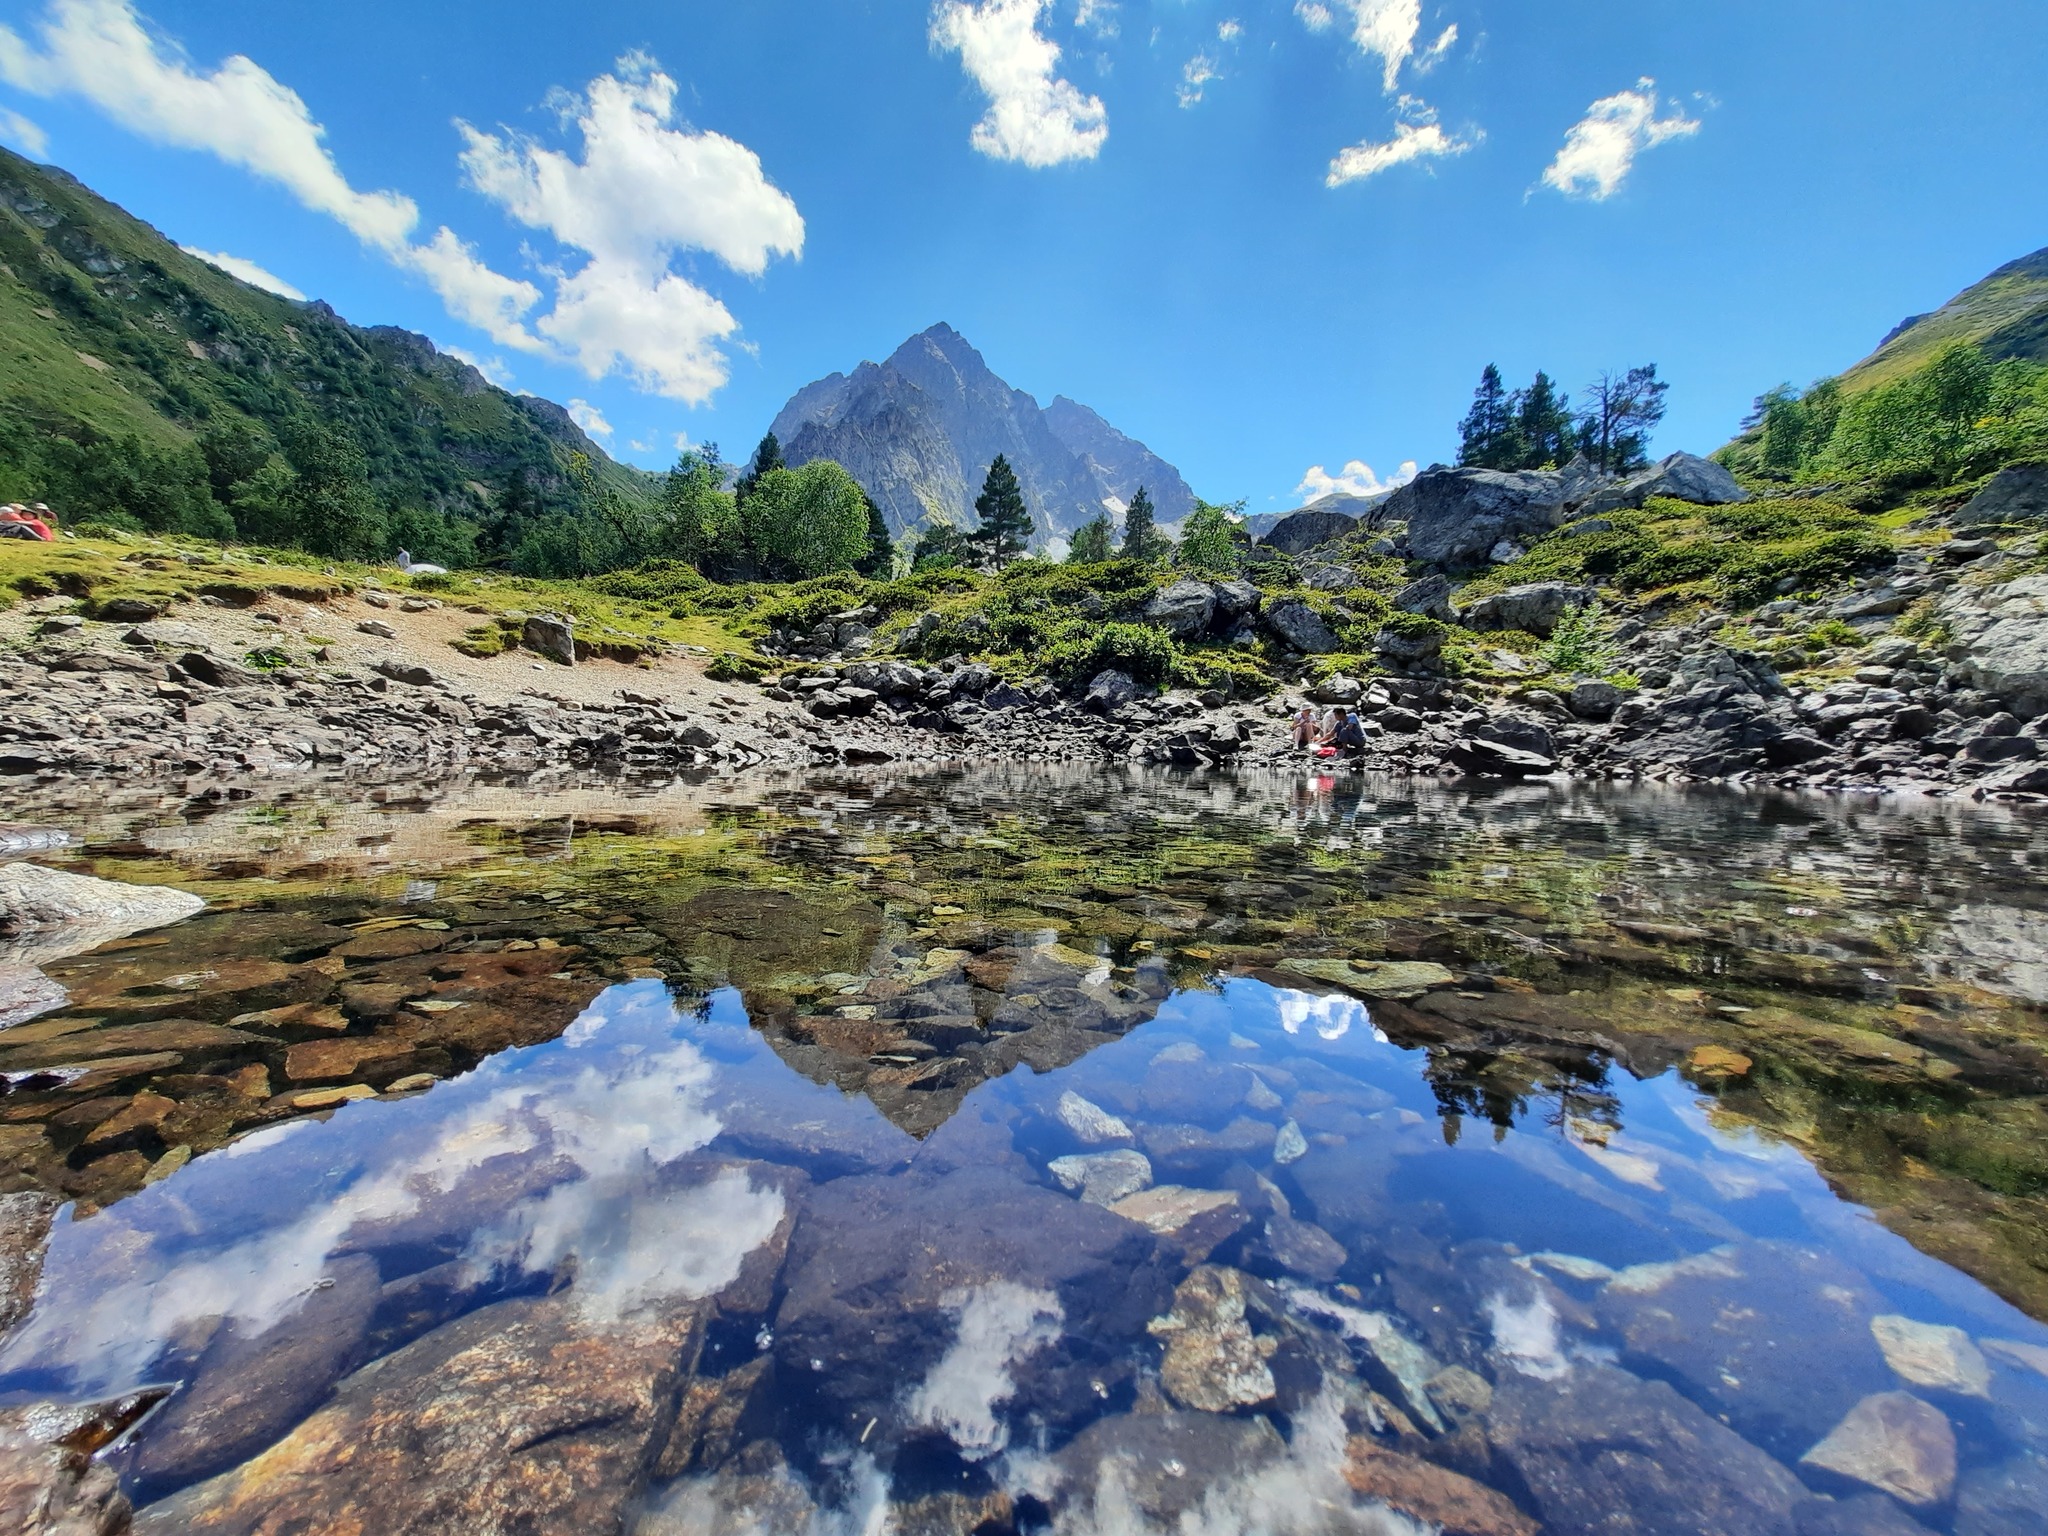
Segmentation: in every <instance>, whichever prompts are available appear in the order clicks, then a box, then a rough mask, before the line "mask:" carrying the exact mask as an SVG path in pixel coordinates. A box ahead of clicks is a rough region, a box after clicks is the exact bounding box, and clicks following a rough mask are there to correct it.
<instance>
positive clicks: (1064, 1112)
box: [1058, 1089, 1134, 1146]
mask: <svg viewBox="0 0 2048 1536" xmlns="http://www.w3.org/2000/svg"><path fill="white" fill-rule="evenodd" d="M1058 1113H1059V1117H1060V1120H1061V1122H1062V1123H1063V1124H1064V1125H1065V1126H1066V1128H1067V1129H1068V1130H1070V1131H1072V1132H1073V1133H1074V1134H1075V1135H1076V1136H1078V1137H1079V1138H1080V1139H1081V1140H1082V1141H1084V1142H1086V1143H1088V1144H1089V1145H1090V1146H1101V1145H1102V1144H1103V1143H1105V1142H1112V1141H1130V1140H1133V1139H1134V1138H1133V1137H1132V1135H1131V1128H1130V1126H1129V1125H1127V1124H1125V1123H1124V1122H1123V1121H1122V1120H1119V1119H1118V1118H1117V1117H1116V1116H1115V1115H1112V1114H1111V1113H1110V1112H1109V1111H1108V1110H1106V1109H1104V1108H1103V1107H1102V1106H1101V1105H1099V1104H1096V1103H1093V1102H1091V1101H1090V1100H1088V1099H1084V1098H1082V1097H1081V1095H1079V1094H1078V1093H1075V1092H1074V1091H1073V1090H1072V1089H1068V1090H1067V1091H1066V1092H1065V1093H1062V1094H1061V1095H1060V1102H1059V1109H1058Z"/></svg>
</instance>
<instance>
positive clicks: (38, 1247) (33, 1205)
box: [0, 1190, 58, 1334]
mask: <svg viewBox="0 0 2048 1536" xmlns="http://www.w3.org/2000/svg"><path fill="white" fill-rule="evenodd" d="M57 1203H58V1202H57V1200H56V1199H55V1198H54V1197H53V1196H50V1195H46V1194H43V1193H41V1192H40V1191H35V1190H28V1191H24V1192H22V1193H20V1194H13V1195H0V1334H4V1333H6V1332H7V1330H8V1329H10V1328H12V1327H13V1326H14V1325H15V1324H16V1323H18V1322H20V1321H21V1320H22V1319H23V1318H24V1317H26V1316H28V1309H29V1307H30V1306H31V1305H33V1304H34V1302H35V1298H36V1282H37V1281H38V1280H40V1279H41V1278H42V1274H43V1248H44V1246H45V1245H46V1244H47V1243H48V1242H49V1240H50V1221H51V1218H52V1217H54V1216H55V1215H56V1214H57Z"/></svg>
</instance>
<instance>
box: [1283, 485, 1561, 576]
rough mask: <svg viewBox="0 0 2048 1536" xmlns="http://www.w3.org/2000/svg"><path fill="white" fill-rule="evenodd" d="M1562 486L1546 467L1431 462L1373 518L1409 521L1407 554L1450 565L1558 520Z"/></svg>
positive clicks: (1537, 533)
mask: <svg viewBox="0 0 2048 1536" xmlns="http://www.w3.org/2000/svg"><path fill="white" fill-rule="evenodd" d="M1564 485H1565V480H1564V476H1562V475H1560V474H1556V473H1554V472H1551V471H1548V470H1517V471H1505V470H1496V469H1446V468H1444V466H1443V465H1441V464H1433V465H1431V466H1430V467H1429V468H1428V469H1426V470H1424V471H1423V472H1422V473H1421V474H1419V475H1417V476H1416V477H1415V478H1414V479H1413V480H1411V481H1409V482H1408V484H1406V485H1404V486H1402V487H1401V488H1400V489H1399V490H1398V491H1396V492H1394V494H1393V495H1391V496H1389V497H1388V498H1387V500H1386V502H1385V503H1384V504H1383V505H1382V507H1381V508H1380V511H1379V514H1378V521H1379V522H1381V523H1382V524H1390V523H1394V522H1405V523H1406V524H1407V525H1408V554H1409V557H1410V558H1411V559H1414V560H1419V561H1421V562H1423V563H1424V564H1426V565H1437V566H1444V567H1447V568H1452V569H1456V568H1458V567H1461V566H1474V565H1481V564H1484V563H1485V560H1486V556H1487V552H1488V551H1489V550H1491V549H1492V548H1493V547H1494V545H1496V544H1498V543H1500V542H1501V541H1502V540H1503V539H1509V540H1518V541H1521V542H1527V541H1528V540H1530V539H1535V538H1540V537H1542V536H1543V535H1544V534H1546V533H1548V532H1550V530H1551V529H1553V528H1555V527H1557V526H1558V524H1560V523H1562V522H1563V521H1564V519H1565V514H1566V510H1567V509H1566V503H1565V499H1564ZM1279 531H1280V530H1279V529H1277V528H1276V529H1275V530H1274V532H1275V533H1278V532H1279Z"/></svg>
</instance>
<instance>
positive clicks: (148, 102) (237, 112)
mask: <svg viewBox="0 0 2048 1536" xmlns="http://www.w3.org/2000/svg"><path fill="white" fill-rule="evenodd" d="M35 30H36V32H37V34H38V36H39V38H40V40H41V44H42V46H41V48H40V49H37V48H35V47H33V46H31V45H30V44H29V43H28V42H27V41H25V40H24V39H23V38H22V37H21V35H20V34H19V33H17V32H15V31H14V30H13V29H11V28H8V27H0V79H5V80H6V81H7V82H8V83H9V84H10V85H13V86H15V87H16V88H17V89H20V90H24V91H27V92H29V93H31V94H32V95H36V96H57V95H61V94H66V93H70V94H75V95H79V96H83V97H85V98H86V100H88V101H90V102H91V103H92V104H93V105H94V106H95V107H97V108H99V110H100V111H102V112H104V113H105V114H106V115H107V116H108V117H110V118H112V119H113V120H114V121H115V122H117V123H119V124H121V125H122V126H123V127H124V128H127V129H129V130H131V131H132V132H134V133H138V134H140V135H142V137H144V138H146V139H149V140H151V141H152V142H154V143H158V144H169V145H173V146H176V147H177V148H180V149H196V150H203V151H205V152H207V153H209V154H212V155H216V156H218V157H219V158H220V159H222V160H225V161H226V162H227V163H228V164H230V165H235V166H239V167H241V168H242V169H243V170H246V171H250V172H252V173H254V174H255V175H258V176H261V177H263V178H264V179H266V180H268V181H273V182H276V183H277V184H278V185H279V186H281V187H284V188H285V189H286V190H287V191H289V192H290V193H291V194H292V195H293V196H294V197H296V198H297V199H298V200H299V201H300V202H302V203H304V204H305V205H306V206H307V207H308V208H311V209H314V210H315V211H316V212H320V213H325V214H330V215H332V216H333V217H334V218H336V219H339V220H340V221H341V223H342V224H343V225H344V226H346V227H347V228H348V229H349V230H350V231H352V232H353V233H354V234H355V235H356V236H357V237H358V238H360V239H361V240H363V241H364V242H365V243H367V244H370V245H374V246H379V247H383V248H387V249H388V248H392V247H396V246H399V245H402V244H404V243H405V240H406V238H407V236H408V235H410V234H411V232H412V228H413V225H414V224H415V223H417V222H418V219H419V209H418V208H417V207H416V206H415V205H414V203H413V201H412V199H411V198H409V197H406V196H404V195H402V194H401V193H397V192H362V191H358V190H357V189H356V188H354V187H352V186H350V185H349V181H348V178H347V177H346V176H344V175H343V174H342V173H341V168H340V167H339V166H337V165H336V164H335V163H334V157H333V156H332V155H331V154H329V153H328V151H327V147H326V145H325V144H324V143H322V140H323V139H324V138H325V137H326V130H325V129H324V128H322V127H321V126H320V125H319V124H318V123H316V122H314V121H313V116H312V114H311V113H310V112H308V111H307V110H306V104H305V102H304V101H302V100H301V99H300V98H299V94H298V92H296V91H294V90H292V89H290V88H289V87H287V86H284V85H281V84H280V83H278V81H277V80H275V79H273V78H272V77H271V76H270V74H269V73H268V72H266V71H265V70H264V69H262V68H261V67H260V66H258V65H257V64H256V63H254V62H253V61H252V60H250V59H247V58H244V57H243V56H242V55H240V54H237V55H235V56H234V57H233V58H230V59H228V60H227V61H226V62H225V63H223V64H222V65H221V66H220V67H219V68H218V69H215V70H212V71H211V72H206V71H202V70H199V69H195V68H194V67H193V66H192V64H191V62H190V61H189V60H187V59H186V58H185V57H184V56H183V54H182V52H180V51H179V50H178V49H177V48H176V45H175V44H173V43H171V42H170V41H169V40H168V39H164V38H160V37H157V36H153V35H152V34H151V33H150V32H149V31H148V29H146V28H145V27H144V25H143V22H142V18H141V17H140V16H139V15H137V14H136V11H135V7H134V5H133V4H132V3H131V0H51V4H50V8H49V11H48V13H47V14H46V15H45V17H44V18H43V20H42V21H41V22H40V23H38V24H37V26H36V29H35Z"/></svg>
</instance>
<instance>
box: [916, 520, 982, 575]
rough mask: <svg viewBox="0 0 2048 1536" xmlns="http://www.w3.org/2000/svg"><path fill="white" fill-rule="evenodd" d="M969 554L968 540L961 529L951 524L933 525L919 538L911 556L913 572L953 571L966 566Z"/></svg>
mask: <svg viewBox="0 0 2048 1536" xmlns="http://www.w3.org/2000/svg"><path fill="white" fill-rule="evenodd" d="M969 553H970V551H969V550H968V548H967V540H966V538H965V536H963V535H962V534H961V532H960V530H959V529H957V528H955V527H953V526H952V524H950V523H932V524H929V525H928V526H927V527H926V528H925V530H924V532H922V533H920V534H919V535H918V536H917V547H916V548H915V549H914V550H913V551H912V552H911V556H910V568H911V570H912V571H943V570H951V569H953V568H954V567H956V566H959V565H962V564H964V563H965V562H966V560H967V558H968V555H969Z"/></svg>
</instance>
